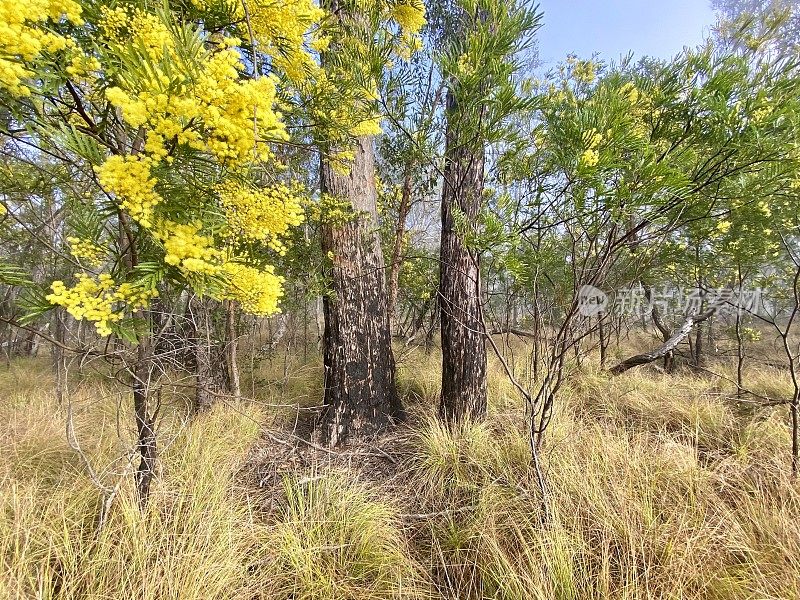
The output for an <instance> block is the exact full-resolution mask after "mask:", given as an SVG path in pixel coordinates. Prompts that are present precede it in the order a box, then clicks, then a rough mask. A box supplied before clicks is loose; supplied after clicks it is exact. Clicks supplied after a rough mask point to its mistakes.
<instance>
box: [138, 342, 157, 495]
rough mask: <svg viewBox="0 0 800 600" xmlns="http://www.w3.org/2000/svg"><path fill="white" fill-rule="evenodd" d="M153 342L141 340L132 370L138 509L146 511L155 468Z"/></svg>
mask: <svg viewBox="0 0 800 600" xmlns="http://www.w3.org/2000/svg"><path fill="white" fill-rule="evenodd" d="M151 344H152V340H151V339H150V335H149V334H148V335H147V336H146V337H143V338H142V339H141V340H139V345H138V347H137V348H136V364H135V366H134V369H133V412H134V416H135V419H136V433H137V441H136V450H137V452H138V453H139V456H140V460H139V466H138V467H137V468H136V491H137V492H138V494H139V506H140V507H141V508H142V509H144V508H145V507H146V506H147V500H148V498H149V497H150V484H151V482H152V481H153V475H154V473H155V466H156V456H157V454H156V452H157V448H156V432H155V410H152V411H151V409H150V407H149V399H150V376H151V370H152V369H151V367H152V363H153V353H152V345H151Z"/></svg>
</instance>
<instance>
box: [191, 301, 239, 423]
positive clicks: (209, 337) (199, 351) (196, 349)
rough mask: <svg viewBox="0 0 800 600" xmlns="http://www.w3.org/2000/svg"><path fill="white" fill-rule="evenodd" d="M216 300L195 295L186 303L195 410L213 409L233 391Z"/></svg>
mask: <svg viewBox="0 0 800 600" xmlns="http://www.w3.org/2000/svg"><path fill="white" fill-rule="evenodd" d="M215 308H216V302H215V301H214V300H211V299H210V298H197V297H196V296H193V297H192V298H190V299H189V302H188V304H187V323H188V327H187V336H186V337H187V339H186V343H187V347H188V351H189V357H188V359H189V363H190V365H191V367H192V369H193V370H194V375H195V394H194V411H195V412H203V411H206V410H208V409H210V408H211V407H212V406H213V404H214V400H215V399H216V398H217V397H218V396H219V395H220V394H224V393H227V392H229V391H230V382H229V381H228V369H227V360H226V352H225V342H224V339H223V338H224V336H220V335H219V334H218V332H217V327H216V324H215V322H214V314H213V313H214V309H215Z"/></svg>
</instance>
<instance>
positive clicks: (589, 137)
mask: <svg viewBox="0 0 800 600" xmlns="http://www.w3.org/2000/svg"><path fill="white" fill-rule="evenodd" d="M602 141H603V134H602V133H599V132H598V131H597V129H592V130H591V131H588V132H586V133H584V134H583V143H584V144H585V148H586V149H585V150H584V151H583V154H581V157H580V160H579V161H578V166H580V167H585V168H592V167H596V166H597V164H598V163H599V162H600V153H599V152H598V151H597V147H598V146H599V145H600V142H602Z"/></svg>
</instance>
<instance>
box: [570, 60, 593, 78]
mask: <svg viewBox="0 0 800 600" xmlns="http://www.w3.org/2000/svg"><path fill="white" fill-rule="evenodd" d="M567 63H568V64H570V65H572V76H573V77H574V78H575V81H577V82H579V83H592V82H594V80H595V78H596V77H597V65H596V64H595V63H594V61H591V60H578V59H577V58H575V57H572V56H571V57H569V58H567Z"/></svg>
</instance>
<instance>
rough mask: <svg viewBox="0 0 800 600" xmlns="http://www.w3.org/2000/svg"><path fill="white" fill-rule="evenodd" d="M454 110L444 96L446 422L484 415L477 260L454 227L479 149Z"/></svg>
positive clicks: (474, 180)
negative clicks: (468, 138) (465, 133)
mask: <svg viewBox="0 0 800 600" xmlns="http://www.w3.org/2000/svg"><path fill="white" fill-rule="evenodd" d="M459 118H460V115H459V110H458V106H456V102H455V100H454V96H453V93H452V92H448V94H447V136H446V141H445V144H446V146H445V167H444V186H443V190H442V238H441V246H440V259H441V261H440V271H439V305H440V310H441V334H442V395H441V400H440V403H439V417H440V418H441V419H442V420H444V421H446V422H457V421H461V420H462V419H465V418H472V419H481V418H483V416H484V415H485V414H486V346H485V337H486V334H485V330H484V324H483V319H482V318H481V307H480V302H481V299H480V289H481V286H480V258H479V256H478V254H477V252H475V251H474V250H471V249H470V248H468V247H467V246H466V244H465V242H464V236H463V234H464V232H463V231H459V228H458V227H457V219H458V222H459V223H463V224H464V226H466V227H469V226H470V225H471V224H473V223H474V222H475V220H476V218H477V216H478V212H479V210H480V206H481V197H482V195H483V182H484V160H485V159H484V150H483V145H482V144H480V143H474V142H472V143H465V141H464V139H463V138H464V137H465V135H464V133H463V132H462V131H460V130H459V126H460V123H459Z"/></svg>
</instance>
